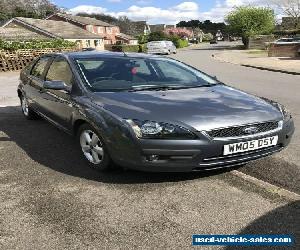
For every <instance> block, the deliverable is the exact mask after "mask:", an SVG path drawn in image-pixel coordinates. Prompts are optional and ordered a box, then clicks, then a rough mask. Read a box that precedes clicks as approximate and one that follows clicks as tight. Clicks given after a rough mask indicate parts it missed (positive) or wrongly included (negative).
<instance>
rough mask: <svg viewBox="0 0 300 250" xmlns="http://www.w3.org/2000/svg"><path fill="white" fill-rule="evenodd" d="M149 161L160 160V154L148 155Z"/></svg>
mask: <svg viewBox="0 0 300 250" xmlns="http://www.w3.org/2000/svg"><path fill="white" fill-rule="evenodd" d="M146 159H147V161H158V160H159V155H148V156H146Z"/></svg>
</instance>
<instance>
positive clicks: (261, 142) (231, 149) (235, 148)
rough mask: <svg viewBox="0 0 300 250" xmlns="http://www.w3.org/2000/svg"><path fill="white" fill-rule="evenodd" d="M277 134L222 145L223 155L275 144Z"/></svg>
mask: <svg viewBox="0 0 300 250" xmlns="http://www.w3.org/2000/svg"><path fill="white" fill-rule="evenodd" d="M277 142H278V136H272V137H267V138H262V139H258V140H253V141H245V142H237V143H233V144H228V145H225V146H224V155H231V154H237V153H243V152H247V151H252V150H257V149H260V148H267V147H271V146H275V145H277Z"/></svg>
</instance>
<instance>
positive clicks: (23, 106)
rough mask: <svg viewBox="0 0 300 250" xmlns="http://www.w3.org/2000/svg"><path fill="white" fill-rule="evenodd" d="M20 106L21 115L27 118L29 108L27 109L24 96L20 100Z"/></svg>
mask: <svg viewBox="0 0 300 250" xmlns="http://www.w3.org/2000/svg"><path fill="white" fill-rule="evenodd" d="M21 106H22V111H23V114H24V115H25V116H28V115H29V107H28V101H27V99H26V97H25V96H22V98H21Z"/></svg>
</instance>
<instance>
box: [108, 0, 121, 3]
mask: <svg viewBox="0 0 300 250" xmlns="http://www.w3.org/2000/svg"><path fill="white" fill-rule="evenodd" d="M107 2H110V3H120V2H122V0H107Z"/></svg>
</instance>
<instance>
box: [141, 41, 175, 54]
mask: <svg viewBox="0 0 300 250" xmlns="http://www.w3.org/2000/svg"><path fill="white" fill-rule="evenodd" d="M147 52H148V54H167V55H170V54H171V53H173V54H176V53H177V50H176V47H175V45H174V43H173V42H171V41H152V42H149V43H147Z"/></svg>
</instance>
